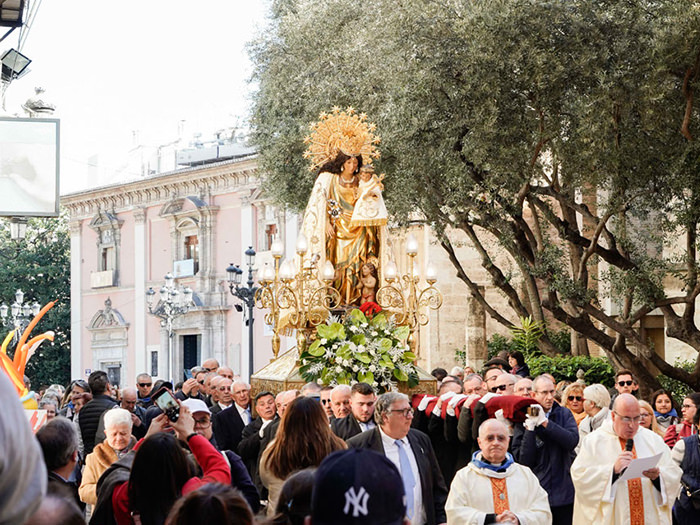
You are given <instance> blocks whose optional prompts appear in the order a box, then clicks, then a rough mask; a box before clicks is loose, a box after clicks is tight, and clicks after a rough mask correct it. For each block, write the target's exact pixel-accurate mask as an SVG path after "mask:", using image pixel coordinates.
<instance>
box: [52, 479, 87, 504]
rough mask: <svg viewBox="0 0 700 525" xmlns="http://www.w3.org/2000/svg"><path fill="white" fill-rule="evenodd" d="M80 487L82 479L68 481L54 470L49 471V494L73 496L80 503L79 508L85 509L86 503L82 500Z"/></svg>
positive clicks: (63, 496)
mask: <svg viewBox="0 0 700 525" xmlns="http://www.w3.org/2000/svg"><path fill="white" fill-rule="evenodd" d="M78 487H80V480H76V481H66V480H65V479H63V478H62V477H61V476H59V475H58V474H56V473H54V472H49V482H48V485H47V486H46V492H47V493H48V494H55V495H57V496H60V497H62V498H65V497H71V498H73V501H75V503H76V504H77V505H78V508H80V510H83V511H84V510H85V503H83V502H82V501H80V494H79V493H78Z"/></svg>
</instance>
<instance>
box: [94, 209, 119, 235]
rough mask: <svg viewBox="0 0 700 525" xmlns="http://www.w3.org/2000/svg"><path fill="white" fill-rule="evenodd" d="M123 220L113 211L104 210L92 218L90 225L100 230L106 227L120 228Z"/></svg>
mask: <svg viewBox="0 0 700 525" xmlns="http://www.w3.org/2000/svg"><path fill="white" fill-rule="evenodd" d="M123 222H124V221H123V220H120V219H119V218H118V217H117V216H116V215H114V214H113V213H110V212H108V211H104V210H102V211H100V212H99V213H98V214H97V215H95V216H94V217H93V218H92V220H91V221H90V224H89V226H90V228H92V229H93V230H96V231H99V230H101V229H103V228H105V227H111V228H119V227H121V225H122V223H123Z"/></svg>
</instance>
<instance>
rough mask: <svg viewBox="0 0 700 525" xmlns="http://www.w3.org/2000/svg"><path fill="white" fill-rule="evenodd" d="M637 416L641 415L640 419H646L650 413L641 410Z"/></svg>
mask: <svg viewBox="0 0 700 525" xmlns="http://www.w3.org/2000/svg"><path fill="white" fill-rule="evenodd" d="M639 417H641V418H642V419H646V418H648V417H651V414H647V413H646V412H643V413H641V414H639Z"/></svg>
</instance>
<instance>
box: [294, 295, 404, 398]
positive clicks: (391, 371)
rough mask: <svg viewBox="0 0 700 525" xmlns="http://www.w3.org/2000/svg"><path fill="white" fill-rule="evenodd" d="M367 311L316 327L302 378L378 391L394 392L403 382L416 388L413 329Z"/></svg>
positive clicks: (356, 311) (303, 361)
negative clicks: (410, 338) (362, 385)
mask: <svg viewBox="0 0 700 525" xmlns="http://www.w3.org/2000/svg"><path fill="white" fill-rule="evenodd" d="M364 306H366V305H363V307H364ZM370 306H371V305H370ZM362 310H364V311H366V312H367V315H365V313H363V311H362ZM362 310H359V309H354V310H351V311H350V313H349V314H348V315H347V316H346V317H345V321H343V322H341V320H340V319H338V318H337V317H333V316H331V317H330V318H329V319H328V321H326V324H322V325H319V326H318V327H317V329H316V339H315V340H314V341H313V343H311V345H310V346H309V347H308V348H307V349H306V351H304V352H303V353H302V354H301V357H300V360H301V368H300V369H299V372H300V373H301V376H302V377H303V378H304V380H305V381H316V382H318V383H319V384H324V385H338V384H346V385H353V384H355V383H358V382H362V383H368V384H370V385H372V386H373V387H374V388H375V389H376V390H377V391H379V392H386V391H388V390H393V389H395V388H396V385H397V382H398V381H405V382H407V383H408V386H409V387H414V386H416V385H417V384H418V372H417V371H416V367H415V365H414V364H413V362H414V361H415V360H416V356H415V354H414V353H413V352H411V351H410V349H409V347H408V344H407V342H406V340H407V338H408V336H409V333H410V332H409V328H408V327H407V326H398V327H397V326H396V324H395V321H394V317H393V316H390V317H388V316H387V314H386V312H383V311H379V312H378V313H377V310H381V309H380V308H375V307H370V308H363V309H362Z"/></svg>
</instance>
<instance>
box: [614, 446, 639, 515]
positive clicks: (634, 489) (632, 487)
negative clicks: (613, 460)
mask: <svg viewBox="0 0 700 525" xmlns="http://www.w3.org/2000/svg"><path fill="white" fill-rule="evenodd" d="M619 439H620V447H621V448H622V450H625V443H626V441H627V440H625V439H622V438H619ZM632 455H633V457H634V459H637V450H636V448H635V447H632ZM627 493H628V494H629V502H630V525H644V493H643V492H642V480H641V478H634V479H628V480H627Z"/></svg>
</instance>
